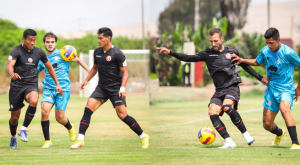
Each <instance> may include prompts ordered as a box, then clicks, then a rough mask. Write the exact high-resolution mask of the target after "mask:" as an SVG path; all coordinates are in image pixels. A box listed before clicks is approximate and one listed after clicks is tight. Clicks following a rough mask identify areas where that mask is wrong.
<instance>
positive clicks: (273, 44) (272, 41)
mask: <svg viewBox="0 0 300 165" xmlns="http://www.w3.org/2000/svg"><path fill="white" fill-rule="evenodd" d="M264 37H265V40H266V43H267V45H268V47H269V49H270V50H271V51H273V52H276V51H277V50H278V49H279V48H280V45H281V44H280V35H279V31H278V30H277V29H276V28H273V27H271V28H269V29H268V30H267V31H266V33H265V35H264Z"/></svg>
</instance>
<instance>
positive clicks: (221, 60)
mask: <svg viewBox="0 0 300 165" xmlns="http://www.w3.org/2000/svg"><path fill="white" fill-rule="evenodd" d="M232 53H235V54H236V55H238V56H239V52H238V51H237V50H236V49H233V48H229V47H224V50H223V51H215V50H214V49H212V48H210V49H206V50H204V51H201V52H199V53H197V54H196V55H185V54H180V53H175V52H172V51H171V52H170V55H172V56H174V57H176V58H177V59H179V60H182V61H187V62H198V61H205V62H206V65H207V68H208V71H209V74H210V76H211V77H212V79H213V82H214V85H215V87H216V89H222V88H227V87H229V86H231V85H233V84H239V83H241V82H242V81H241V77H240V76H239V75H238V74H237V73H236V72H235V65H234V63H233V62H232V61H231V60H232V59H231V54H232ZM240 66H242V67H243V68H244V70H246V71H247V72H248V73H249V74H251V75H252V76H254V77H256V78H257V79H259V80H261V78H262V76H261V75H259V74H258V73H257V72H256V71H255V70H254V69H253V68H251V67H250V66H249V65H247V64H243V63H242V64H240Z"/></svg>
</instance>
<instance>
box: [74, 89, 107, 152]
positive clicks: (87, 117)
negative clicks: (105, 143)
mask: <svg viewBox="0 0 300 165" xmlns="http://www.w3.org/2000/svg"><path fill="white" fill-rule="evenodd" d="M92 96H93V94H92V95H91V97H90V98H89V100H88V102H87V105H86V107H85V109H84V113H83V116H82V119H81V121H80V126H79V134H78V138H77V140H76V141H75V143H74V144H73V145H72V146H71V149H77V148H79V147H82V146H84V136H85V133H86V130H87V129H88V128H89V125H90V121H91V116H92V114H93V113H94V112H95V111H96V110H97V109H98V108H99V107H100V106H101V105H102V104H103V103H104V102H105V101H106V100H107V99H106V100H105V101H104V100H97V99H94V98H92Z"/></svg>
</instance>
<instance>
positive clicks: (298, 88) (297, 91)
mask: <svg viewBox="0 0 300 165" xmlns="http://www.w3.org/2000/svg"><path fill="white" fill-rule="evenodd" d="M299 95H300V87H297V88H296V89H295V100H296V101H297V100H298V97H299Z"/></svg>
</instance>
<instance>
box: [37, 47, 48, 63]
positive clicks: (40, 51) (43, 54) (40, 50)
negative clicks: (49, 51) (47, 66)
mask: <svg viewBox="0 0 300 165" xmlns="http://www.w3.org/2000/svg"><path fill="white" fill-rule="evenodd" d="M38 53H39V55H40V57H41V61H42V62H43V63H46V62H48V61H49V60H48V57H47V55H46V53H45V52H44V51H43V50H42V49H38Z"/></svg>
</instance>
